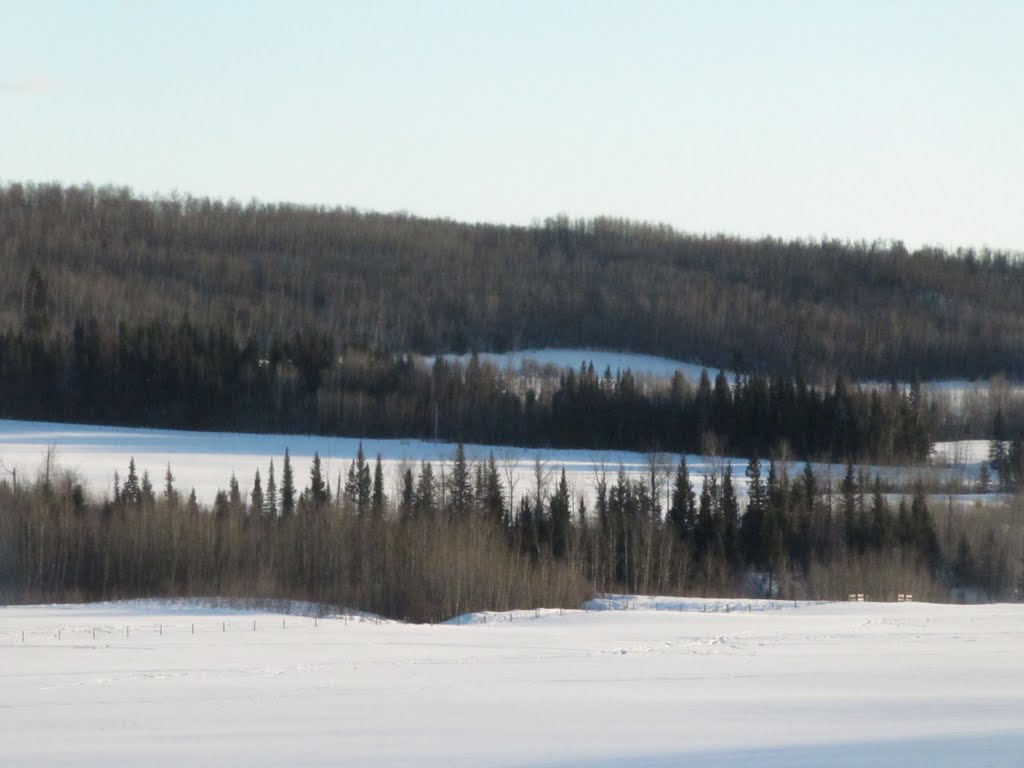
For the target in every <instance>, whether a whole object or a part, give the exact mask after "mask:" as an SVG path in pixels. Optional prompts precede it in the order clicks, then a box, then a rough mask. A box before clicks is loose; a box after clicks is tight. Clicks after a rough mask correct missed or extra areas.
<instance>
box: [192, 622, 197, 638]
mask: <svg viewBox="0 0 1024 768" xmlns="http://www.w3.org/2000/svg"><path fill="white" fill-rule="evenodd" d="M195 633H196V625H195V624H193V625H192V634H193V635H194V634H195Z"/></svg>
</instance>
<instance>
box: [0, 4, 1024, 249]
mask: <svg viewBox="0 0 1024 768" xmlns="http://www.w3.org/2000/svg"><path fill="white" fill-rule="evenodd" d="M1022 40H1024V2H1009V1H1008V2H995V1H990V2H985V1H984V0H976V1H974V2H966V1H965V2H943V1H942V0H920V1H918V2H910V1H907V2H900V1H899V0H886V1H882V0H879V1H877V2H871V1H869V0H858V1H857V2H854V1H853V0H850V1H849V2H829V1H828V0H816V1H813V2H812V1H811V0H807V1H806V2H767V1H766V2H726V1H725V0H708V1H707V2H682V1H680V2H674V3H672V2H629V3H627V2H620V3H613V2H597V1H595V0H589V1H584V0H581V1H578V2H574V1H570V0H549V1H548V2H518V3H515V2H501V3H499V2H486V1H484V0H475V1H471V2H426V1H422V2H379V1H378V2H364V3H343V2H289V3H285V2H281V3H269V2H227V1H223V2H183V1H182V0H174V1H167V2H164V1H162V0H119V1H114V2H100V1H99V0H90V1H89V2H84V1H76V2H63V3H61V2H31V3H30V2H13V1H9V0H0V180H3V181H5V182H9V181H49V180H59V181H62V182H75V183H78V182H86V181H89V182H92V183H95V184H103V183H114V184H118V185H128V186H131V187H132V188H133V189H135V190H137V191H139V192H142V193H146V194H149V193H169V192H171V191H174V190H177V191H180V192H188V193H193V194H198V195H211V196H215V197H223V198H227V197H235V198H238V199H240V200H243V201H244V200H248V199H250V198H253V197H255V198H258V199H261V200H268V201H277V200H284V201H293V202H303V203H322V204H327V205H352V206H356V207H358V208H362V209H374V210H385V211H391V210H407V211H409V212H412V213H415V214H421V215H428V216H447V217H453V218H456V219H462V220H470V221H478V220H482V221H500V222H511V223H529V222H530V221H532V220H535V219H542V218H544V217H546V216H550V215H554V214H557V213H562V212H564V213H567V214H569V215H570V216H573V217H575V216H592V215H597V214H610V215H616V216H628V217H631V218H637V219H644V220H653V221H663V222H667V223H670V224H672V225H673V226H676V227H678V228H680V229H684V230H688V231H695V232H718V231H725V232H730V233H737V234H743V235H755V236H756V235H761V234H772V235H779V236H784V237H794V236H796V237H808V236H809V237H815V238H817V237H820V236H822V235H829V236H835V237H840V238H844V239H845V238H853V239H859V238H866V239H874V238H898V239H903V240H905V241H906V242H907V243H908V244H909V245H917V244H921V243H935V244H941V245H955V244H965V245H984V244H988V245H990V246H993V247H1001V248H1012V249H1021V250H1024V189H1022V187H1024V43H1022Z"/></svg>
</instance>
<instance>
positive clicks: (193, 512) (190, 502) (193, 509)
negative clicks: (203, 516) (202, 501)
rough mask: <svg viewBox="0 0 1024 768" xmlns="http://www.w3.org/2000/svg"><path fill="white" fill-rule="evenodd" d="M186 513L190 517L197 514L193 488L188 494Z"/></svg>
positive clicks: (197, 503) (197, 506)
mask: <svg viewBox="0 0 1024 768" xmlns="http://www.w3.org/2000/svg"><path fill="white" fill-rule="evenodd" d="M188 512H189V514H190V515H198V514H199V500H198V499H197V498H196V489H195V488H193V489H192V490H191V492H190V493H189V494H188Z"/></svg>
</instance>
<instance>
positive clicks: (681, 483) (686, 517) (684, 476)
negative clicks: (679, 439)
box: [668, 456, 696, 543]
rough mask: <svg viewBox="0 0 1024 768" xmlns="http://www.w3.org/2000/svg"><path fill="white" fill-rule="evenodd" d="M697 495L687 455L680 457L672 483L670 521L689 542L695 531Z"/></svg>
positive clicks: (674, 528)
mask: <svg viewBox="0 0 1024 768" xmlns="http://www.w3.org/2000/svg"><path fill="white" fill-rule="evenodd" d="M695 499H696V497H695V495H694V492H693V486H692V485H691V484H690V471H689V469H688V468H687V466H686V457H685V456H680V457H679V465H678V466H677V467H676V474H675V479H674V480H673V483H672V504H671V506H670V507H669V510H668V518H669V522H670V524H671V526H672V529H673V530H674V531H675V535H676V536H677V537H678V538H679V539H680V540H681V541H685V542H688V543H692V542H693V531H694V525H695V522H696V520H695V518H696V508H695Z"/></svg>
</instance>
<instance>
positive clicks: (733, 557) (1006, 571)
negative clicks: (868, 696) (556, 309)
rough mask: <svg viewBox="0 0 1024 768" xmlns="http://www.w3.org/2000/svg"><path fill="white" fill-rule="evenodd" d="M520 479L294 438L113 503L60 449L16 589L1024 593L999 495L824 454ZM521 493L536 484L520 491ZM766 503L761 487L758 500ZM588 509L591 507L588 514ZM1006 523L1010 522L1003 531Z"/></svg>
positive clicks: (497, 597)
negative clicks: (90, 486) (196, 482)
mask: <svg viewBox="0 0 1024 768" xmlns="http://www.w3.org/2000/svg"><path fill="white" fill-rule="evenodd" d="M528 469H529V470H530V474H531V477H530V480H529V481H527V482H524V483H523V487H522V488H519V482H518V481H516V480H515V479H514V478H513V476H512V475H510V474H508V475H506V474H505V473H506V471H507V470H508V467H507V466H506V467H499V465H498V463H497V462H496V461H495V459H494V457H493V455H492V456H490V457H489V458H488V459H487V460H486V461H482V462H471V461H469V460H467V458H466V455H465V452H464V451H463V450H462V448H461V446H460V447H459V449H458V450H457V452H456V454H455V456H454V457H453V458H452V460H451V461H450V462H444V463H442V464H440V465H438V466H437V467H435V466H434V465H432V464H431V463H430V462H423V463H421V464H420V465H419V466H413V465H408V466H406V467H404V468H403V469H402V471H401V473H400V477H399V478H398V482H397V483H393V484H388V483H386V481H385V477H384V472H383V469H382V457H381V456H377V457H375V458H374V459H370V458H369V457H366V456H365V455H364V453H363V451H362V449H361V448H360V451H359V453H358V455H357V456H356V458H355V459H354V460H353V461H352V463H351V465H350V466H349V469H348V472H347V474H346V475H345V476H344V478H342V476H341V475H340V474H339V476H338V478H337V479H336V481H335V482H334V483H333V487H332V482H331V479H330V478H328V477H327V476H326V475H325V473H324V469H323V467H322V465H321V462H320V460H319V457H318V456H315V457H314V459H313V461H312V465H311V466H310V468H309V471H308V474H304V475H303V477H304V478H305V479H304V480H303V479H302V478H300V477H299V476H298V475H297V474H296V472H295V471H294V469H293V467H292V463H291V459H290V457H289V455H288V453H287V451H286V452H285V455H284V457H283V459H282V461H281V463H280V464H279V465H277V466H275V464H274V463H273V461H271V462H270V463H269V464H268V466H267V468H266V472H265V474H262V475H261V473H259V472H257V473H256V475H255V477H254V478H252V480H251V482H250V481H249V480H248V479H246V481H245V483H244V485H243V483H242V482H240V481H239V480H238V478H236V477H234V476H232V477H231V479H230V481H229V484H228V488H227V490H222V491H220V492H218V494H217V496H216V499H215V501H214V503H213V505H212V507H209V508H207V507H206V506H204V505H201V504H200V503H199V502H198V501H197V499H196V496H195V492H194V491H192V492H191V493H189V494H187V495H186V494H184V493H182V492H180V491H179V490H178V487H177V485H176V481H177V478H175V476H174V474H173V471H172V469H171V467H170V466H168V467H167V471H166V474H165V476H164V478H163V480H162V482H158V483H157V484H154V480H153V479H152V478H150V477H149V476H148V474H146V473H143V474H142V475H141V476H140V475H139V474H138V472H137V471H136V468H135V465H134V461H132V462H131V463H130V464H129V467H128V469H127V473H126V474H125V475H124V476H123V477H117V478H116V480H115V484H114V493H113V497H112V498H105V499H100V500H97V499H92V498H90V497H89V496H88V494H86V493H85V492H84V491H83V489H82V487H81V486H80V485H79V484H78V483H77V482H76V481H75V478H74V476H73V475H71V474H67V473H60V472H58V471H56V469H55V468H54V467H52V466H51V465H50V463H49V462H48V463H47V466H46V470H45V472H40V474H39V476H38V478H37V479H36V480H35V481H34V482H33V483H31V484H26V483H24V482H22V484H21V485H19V484H17V483H16V482H12V481H9V480H7V479H5V480H3V481H2V482H0V505H2V508H3V510H4V514H3V515H0V599H2V600H3V601H4V602H22V601H42V600H76V599H80V600H92V599H111V598H127V597H137V596H155V595H164V596H200V595H204V596H208V595H224V596H245V597H268V598H291V599H304V600H314V601H320V602H325V603H329V604H334V605H339V606H346V607H351V608H358V609H362V610H369V611H374V612H377V613H381V614H384V615H387V616H392V617H397V618H404V619H410V620H414V621H433V620H440V619H446V618H450V617H451V616H453V615H457V614H459V613H462V612H468V611H477V610H508V609H513V608H530V607H537V606H542V605H543V606H566V607H573V606H576V605H578V604H579V602H580V601H581V600H583V599H584V598H585V597H587V596H588V595H590V594H592V593H593V592H595V591H599V592H617V591H625V592H639V593H650V594H703V595H715V596H741V595H742V596H771V597H777V598H784V599H796V598H810V599H845V598H846V596H847V594H849V593H851V592H859V593H866V594H868V595H869V596H870V597H871V598H873V599H881V600H891V599H895V597H896V595H897V594H904V593H911V594H914V595H915V596H916V597H917V599H932V600H945V599H950V598H951V597H956V596H959V597H964V598H966V597H971V598H973V599H979V598H980V599H1007V598H1012V597H1014V596H1015V595H1016V596H1020V595H1022V594H1024V574H1022V573H1021V568H1020V564H1021V556H1022V554H1024V547H1022V529H1021V525H1020V520H1019V518H1016V519H1014V514H1015V513H1014V514H1009V515H1008V516H1006V517H999V516H998V515H997V513H994V512H991V511H986V510H984V509H983V508H979V509H976V510H974V511H973V512H972V513H971V514H970V515H964V516H956V517H955V518H954V516H953V515H952V513H951V514H950V515H949V517H948V519H947V520H946V521H945V522H944V523H943V522H942V521H941V516H940V515H937V514H935V513H934V512H933V511H932V510H931V509H929V505H928V500H927V498H926V496H925V494H924V492H923V490H922V489H921V488H920V487H917V488H916V489H915V491H914V493H913V495H912V497H911V498H910V499H908V498H906V497H904V496H902V495H901V496H900V497H899V498H898V499H897V500H895V501H894V500H893V499H891V498H890V497H889V496H887V495H886V494H885V493H884V492H883V488H882V485H881V483H880V481H879V480H878V478H874V479H873V480H872V479H870V478H869V477H868V476H867V474H866V473H865V472H864V471H857V470H855V468H854V467H853V466H852V465H850V466H849V467H848V469H847V472H846V474H845V476H844V477H843V478H842V480H841V481H840V482H839V483H838V486H837V487H836V488H833V487H832V485H831V484H829V483H827V482H823V481H822V479H821V478H819V477H817V476H816V475H815V472H814V471H813V469H812V468H811V466H810V465H809V464H808V465H805V466H804V468H803V469H802V471H800V472H798V473H796V474H795V475H794V476H791V475H790V469H789V465H788V464H787V463H784V462H780V463H775V462H769V463H768V465H767V468H765V467H763V466H762V464H761V463H760V462H759V461H758V460H757V459H751V460H750V461H749V463H748V466H747V469H746V472H745V475H746V478H745V480H746V482H745V486H746V492H745V494H744V493H741V490H740V488H739V483H738V481H737V480H736V479H734V478H733V477H732V475H731V469H730V468H729V467H728V466H725V467H722V468H718V469H714V470H713V471H711V472H709V473H707V474H706V475H705V476H704V477H703V478H702V479H701V481H700V483H699V484H695V483H693V482H692V481H691V479H690V475H689V470H688V467H687V465H686V461H685V458H679V459H678V460H677V461H676V462H675V463H674V464H673V463H671V461H668V460H665V461H657V462H655V461H652V462H651V464H650V467H649V471H648V472H647V473H646V475H645V476H644V477H641V478H636V477H629V476H627V475H626V474H625V473H624V472H623V471H621V469H620V470H619V471H618V472H617V473H616V472H614V470H613V471H606V470H605V469H603V468H601V469H599V470H597V473H596V477H595V493H594V494H593V495H592V496H591V497H590V501H589V502H588V500H587V496H585V495H583V494H577V493H575V492H574V491H573V489H572V488H570V486H569V484H568V482H567V480H566V475H565V471H564V469H563V470H562V472H561V473H560V474H557V473H556V472H555V471H554V468H553V467H551V466H549V465H547V464H545V463H544V462H542V461H540V460H537V461H536V462H535V463H534V465H533V466H532V467H530V468H528ZM517 488H519V491H518V492H517ZM742 496H745V497H746V502H745V503H742V502H741V497H742ZM588 503H589V504H590V506H589V507H588ZM997 532H998V534H999V535H998V536H997Z"/></svg>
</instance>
